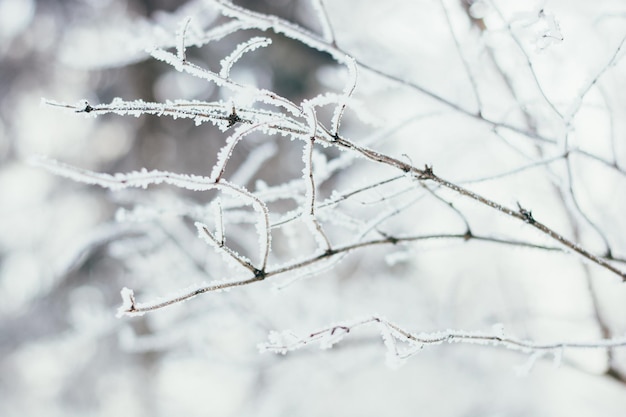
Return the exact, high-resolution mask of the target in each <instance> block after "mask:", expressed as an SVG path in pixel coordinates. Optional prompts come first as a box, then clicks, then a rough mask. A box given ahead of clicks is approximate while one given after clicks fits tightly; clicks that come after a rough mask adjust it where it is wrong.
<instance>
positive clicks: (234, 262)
mask: <svg viewBox="0 0 626 417" xmlns="http://www.w3.org/2000/svg"><path fill="white" fill-rule="evenodd" d="M194 226H196V229H197V230H198V237H199V238H200V239H202V240H203V241H204V242H205V243H206V244H208V245H209V246H211V247H212V248H213V249H214V250H215V253H217V254H219V255H220V256H221V257H222V258H223V259H224V260H225V261H226V263H227V264H228V265H229V266H230V267H232V268H234V269H237V268H241V267H242V266H243V264H248V265H251V262H250V260H249V259H248V258H246V257H245V256H243V255H240V254H239V253H237V252H236V251H234V250H232V249H230V248H229V247H227V246H225V245H223V244H221V242H220V241H219V240H218V239H217V236H215V235H214V234H213V233H211V232H210V231H209V228H208V226H207V225H206V224H204V223H200V222H195V223H194Z"/></svg>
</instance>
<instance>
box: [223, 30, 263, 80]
mask: <svg viewBox="0 0 626 417" xmlns="http://www.w3.org/2000/svg"><path fill="white" fill-rule="evenodd" d="M271 43H272V40H271V39H270V38H263V37H259V36H257V37H254V38H252V39H249V40H248V41H246V42H244V43H240V44H239V45H237V47H236V48H235V50H234V51H233V52H231V53H230V55H228V56H227V57H226V58H224V59H222V60H221V61H220V65H221V70H220V77H222V78H228V77H229V76H230V69H231V68H232V67H233V65H234V64H235V63H236V62H237V61H238V60H239V59H240V58H241V57H242V56H243V55H244V54H245V53H246V52H252V51H254V50H255V49H259V48H264V47H266V46H268V45H271Z"/></svg>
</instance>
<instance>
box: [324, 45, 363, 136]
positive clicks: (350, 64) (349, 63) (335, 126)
mask: <svg viewBox="0 0 626 417" xmlns="http://www.w3.org/2000/svg"><path fill="white" fill-rule="evenodd" d="M345 63H346V67H347V68H348V82H347V83H346V86H345V87H344V89H343V95H344V97H345V101H344V102H343V103H341V104H340V105H338V106H337V107H335V111H334V112H333V117H332V119H331V125H330V132H331V133H332V134H333V135H335V134H337V133H338V132H339V124H340V123H341V118H342V117H343V112H344V110H345V109H346V102H347V99H349V98H350V97H352V94H353V93H354V90H355V89H356V83H357V79H358V73H357V66H356V60H355V59H354V58H352V57H351V56H346V61H345Z"/></svg>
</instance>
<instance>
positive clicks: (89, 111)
mask: <svg viewBox="0 0 626 417" xmlns="http://www.w3.org/2000/svg"><path fill="white" fill-rule="evenodd" d="M94 110H95V109H94V108H93V107H91V105H90V104H89V103H87V102H85V107H83V108H82V109H79V110H76V113H91V112H92V111H94Z"/></svg>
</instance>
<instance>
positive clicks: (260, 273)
mask: <svg viewBox="0 0 626 417" xmlns="http://www.w3.org/2000/svg"><path fill="white" fill-rule="evenodd" d="M253 272H254V278H256V279H257V280H259V281H263V280H264V279H265V277H266V276H267V273H266V272H265V270H263V269H256V268H255V269H254V271H253Z"/></svg>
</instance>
